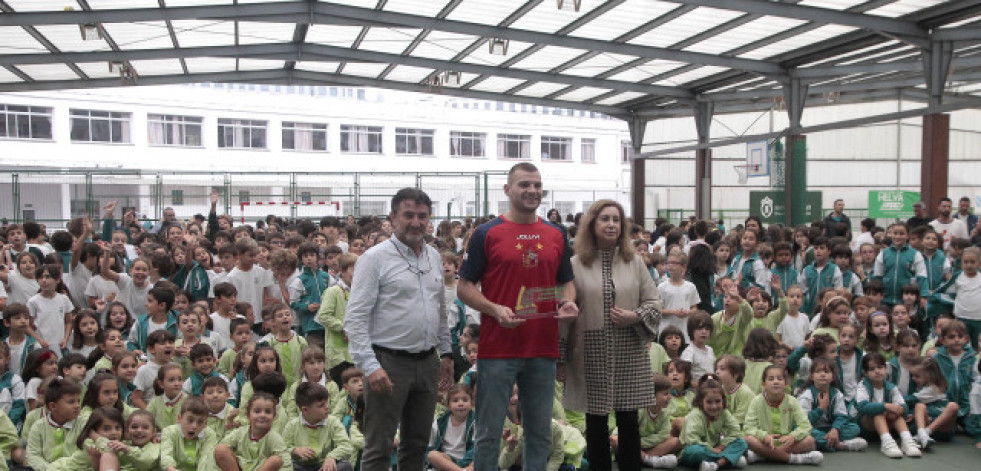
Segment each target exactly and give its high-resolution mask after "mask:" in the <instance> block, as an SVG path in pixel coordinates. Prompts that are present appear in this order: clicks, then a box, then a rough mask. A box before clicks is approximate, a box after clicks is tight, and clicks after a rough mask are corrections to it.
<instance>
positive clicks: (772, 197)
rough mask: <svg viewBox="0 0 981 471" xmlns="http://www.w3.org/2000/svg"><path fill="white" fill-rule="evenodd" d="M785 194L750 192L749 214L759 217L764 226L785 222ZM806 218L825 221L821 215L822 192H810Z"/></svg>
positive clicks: (808, 193) (780, 192) (777, 192)
mask: <svg viewBox="0 0 981 471" xmlns="http://www.w3.org/2000/svg"><path fill="white" fill-rule="evenodd" d="M783 203H784V192H782V191H750V192H749V214H750V215H753V216H758V217H759V218H760V220H762V221H763V223H764V224H776V223H781V224H782V223H783V222H784V214H786V209H785V208H784V204H783ZM804 204H805V210H804V218H803V220H806V221H814V220H816V219H824V214H822V213H821V192H820V191H808V192H807V197H806V201H805V203H804Z"/></svg>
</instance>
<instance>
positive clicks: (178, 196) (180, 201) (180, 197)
mask: <svg viewBox="0 0 981 471" xmlns="http://www.w3.org/2000/svg"><path fill="white" fill-rule="evenodd" d="M170 204H173V205H174V206H183V205H184V190H170Z"/></svg>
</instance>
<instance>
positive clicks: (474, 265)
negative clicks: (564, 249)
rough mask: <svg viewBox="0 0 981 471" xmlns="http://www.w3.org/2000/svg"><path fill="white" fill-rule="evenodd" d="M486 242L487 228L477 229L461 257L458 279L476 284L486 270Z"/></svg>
mask: <svg viewBox="0 0 981 471" xmlns="http://www.w3.org/2000/svg"><path fill="white" fill-rule="evenodd" d="M486 242H487V228H486V227H478V228H477V230H476V231H474V233H473V236H472V237H471V238H470V243H469V244H468V245H467V253H466V254H465V255H464V256H463V264H462V265H461V266H460V278H465V279H467V280H469V281H472V282H474V283H477V282H479V281H480V279H481V278H482V277H483V276H484V270H486V269H487V252H486V251H485V248H484V245H485V244H486ZM570 271H571V264H570Z"/></svg>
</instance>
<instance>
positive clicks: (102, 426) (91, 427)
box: [47, 407, 123, 471]
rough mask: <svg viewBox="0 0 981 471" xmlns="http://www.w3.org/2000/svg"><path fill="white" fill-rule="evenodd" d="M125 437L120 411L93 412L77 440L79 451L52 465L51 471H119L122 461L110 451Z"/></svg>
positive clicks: (98, 410)
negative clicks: (116, 470)
mask: <svg viewBox="0 0 981 471" xmlns="http://www.w3.org/2000/svg"><path fill="white" fill-rule="evenodd" d="M122 436H123V415H122V414H121V413H119V411H118V410H116V409H112V408H109V407H100V408H98V409H96V410H95V411H93V412H92V414H91V415H90V416H89V419H88V421H86V423H85V426H84V427H83V429H82V431H81V434H80V435H79V436H78V437H77V438H76V439H75V440H74V443H73V444H74V445H75V451H73V452H72V453H71V454H70V455H66V456H63V457H61V458H58V459H57V460H55V461H54V462H53V463H48V467H47V469H48V471H94V470H96V469H116V468H118V467H119V458H118V457H117V456H116V453H115V451H113V450H112V449H110V448H109V443H110V442H116V443H119V440H120V439H122ZM96 463H97V464H98V466H94V464H96Z"/></svg>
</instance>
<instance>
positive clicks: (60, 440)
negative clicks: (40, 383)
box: [27, 378, 82, 471]
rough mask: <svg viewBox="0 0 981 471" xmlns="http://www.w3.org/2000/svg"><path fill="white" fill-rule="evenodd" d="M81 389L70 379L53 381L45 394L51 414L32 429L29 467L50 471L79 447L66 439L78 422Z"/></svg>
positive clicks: (28, 450) (28, 445) (28, 452)
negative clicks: (53, 464) (60, 459)
mask: <svg viewBox="0 0 981 471" xmlns="http://www.w3.org/2000/svg"><path fill="white" fill-rule="evenodd" d="M81 395H82V389H81V387H79V386H78V384H76V383H75V382H74V381H72V380H70V379H60V378H59V379H53V380H51V382H50V383H49V384H48V387H47V388H46V389H45V391H44V400H45V402H46V407H47V409H48V412H47V413H46V414H44V417H42V418H41V419H40V420H38V422H37V423H36V424H34V425H33V426H32V428H31V432H30V436H28V438H27V465H28V466H30V467H31V468H33V469H34V471H48V466H49V465H50V464H51V463H53V462H54V461H55V460H57V459H58V458H62V457H65V456H70V455H71V454H72V453H73V452H74V451H75V450H76V449H77V448H78V446H77V445H76V444H75V443H72V442H71V441H70V440H65V437H66V436H67V435H68V434H69V432H70V431H71V429H72V425H74V424H73V422H72V421H73V420H75V419H76V418H78V412H79V409H80V407H81V406H80V404H81Z"/></svg>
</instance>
